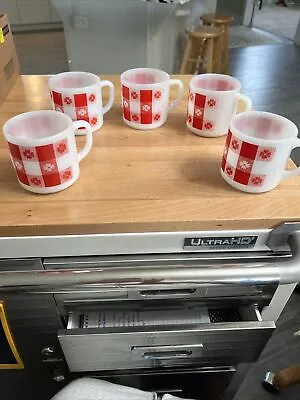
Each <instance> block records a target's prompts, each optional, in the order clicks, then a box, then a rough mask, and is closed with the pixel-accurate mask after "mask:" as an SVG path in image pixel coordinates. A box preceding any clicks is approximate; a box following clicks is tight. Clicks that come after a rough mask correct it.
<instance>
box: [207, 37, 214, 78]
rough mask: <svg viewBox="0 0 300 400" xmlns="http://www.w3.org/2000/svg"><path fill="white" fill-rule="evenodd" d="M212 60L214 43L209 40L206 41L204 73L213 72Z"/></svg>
mask: <svg viewBox="0 0 300 400" xmlns="http://www.w3.org/2000/svg"><path fill="white" fill-rule="evenodd" d="M213 59H214V41H213V39H209V40H208V41H207V52H206V72H207V73H209V72H213Z"/></svg>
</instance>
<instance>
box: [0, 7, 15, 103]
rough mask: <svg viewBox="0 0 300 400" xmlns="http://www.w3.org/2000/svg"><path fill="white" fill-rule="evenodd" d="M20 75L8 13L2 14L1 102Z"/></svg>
mask: <svg viewBox="0 0 300 400" xmlns="http://www.w3.org/2000/svg"><path fill="white" fill-rule="evenodd" d="M19 75H20V65H19V60H18V56H17V52H16V48H15V44H14V39H13V35H12V32H11V30H10V25H9V22H8V18H7V15H5V14H0V104H1V103H2V102H3V101H4V99H5V98H6V96H7V95H8V92H9V91H10V89H11V88H12V86H13V85H14V83H15V81H16V79H17V77H18V76H19Z"/></svg>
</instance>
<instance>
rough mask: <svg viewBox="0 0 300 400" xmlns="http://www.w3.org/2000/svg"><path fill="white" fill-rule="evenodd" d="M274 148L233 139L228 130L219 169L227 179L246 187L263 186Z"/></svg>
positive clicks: (268, 172)
mask: <svg viewBox="0 0 300 400" xmlns="http://www.w3.org/2000/svg"><path fill="white" fill-rule="evenodd" d="M275 152H276V147H262V146H258V145H255V144H252V143H248V142H245V141H242V140H240V139H239V138H237V137H235V136H234V135H233V134H232V133H231V131H230V130H229V132H228V135H227V139H226V143H225V147H224V153H223V159H222V164H221V168H222V171H223V172H224V173H225V174H226V175H227V177H228V178H229V179H231V180H233V181H234V182H237V183H239V184H242V185H246V186H256V187H259V186H263V185H264V184H265V183H266V179H267V178H268V176H269V175H272V168H269V167H270V166H271V165H270V164H271V161H272V160H273V157H274V154H275Z"/></svg>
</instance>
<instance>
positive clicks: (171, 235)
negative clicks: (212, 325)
mask: <svg viewBox="0 0 300 400" xmlns="http://www.w3.org/2000/svg"><path fill="white" fill-rule="evenodd" d="M270 232H271V230H270V229H260V230H251V231H250V230H235V231H233V230H231V231H190V232H146V233H116V234H93V235H58V236H22V237H1V238H0V258H22V257H67V256H89V255H97V254H101V255H107V254H109V255H113V254H146V253H148V254H150V253H178V252H180V253H187V252H191V249H184V248H183V246H184V238H186V237H199V236H201V237H213V236H215V237H224V236H225V237H226V236H252V235H253V236H258V239H257V242H256V244H255V247H254V248H252V249H242V250H243V251H246V252H251V251H267V250H270V248H269V247H268V246H267V241H268V238H269V234H270ZM194 251H195V252H203V251H205V252H207V249H205V250H201V249H195V250H194ZM213 251H214V252H220V251H221V252H222V251H224V249H220V250H218V249H216V250H215V249H214V250H213ZM230 251H241V249H230Z"/></svg>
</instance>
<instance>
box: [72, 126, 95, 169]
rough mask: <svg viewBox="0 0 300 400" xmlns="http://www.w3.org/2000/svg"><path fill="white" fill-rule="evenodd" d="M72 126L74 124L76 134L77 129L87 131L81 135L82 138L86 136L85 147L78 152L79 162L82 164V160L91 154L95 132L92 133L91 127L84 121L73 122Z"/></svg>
mask: <svg viewBox="0 0 300 400" xmlns="http://www.w3.org/2000/svg"><path fill="white" fill-rule="evenodd" d="M72 124H73V128H74V131H75V132H76V129H78V128H85V130H84V131H83V132H82V133H80V136H83V135H85V145H84V148H83V149H82V150H81V151H78V152H77V154H78V161H79V162H80V161H81V160H83V159H84V157H86V156H87V155H88V154H89V152H90V150H91V148H92V146H93V131H92V127H91V125H90V124H89V123H88V122H86V121H82V120H81V121H73V122H72Z"/></svg>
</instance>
